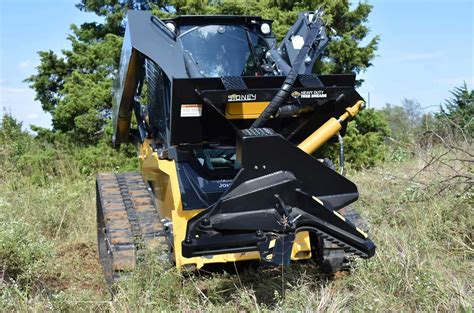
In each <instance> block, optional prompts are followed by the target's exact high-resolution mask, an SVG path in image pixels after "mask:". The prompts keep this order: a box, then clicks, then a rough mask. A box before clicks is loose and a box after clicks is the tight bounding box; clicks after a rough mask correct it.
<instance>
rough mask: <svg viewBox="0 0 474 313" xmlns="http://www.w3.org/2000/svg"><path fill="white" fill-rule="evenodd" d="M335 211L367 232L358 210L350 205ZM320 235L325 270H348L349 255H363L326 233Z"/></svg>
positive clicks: (365, 224) (366, 226)
mask: <svg viewBox="0 0 474 313" xmlns="http://www.w3.org/2000/svg"><path fill="white" fill-rule="evenodd" d="M337 212H338V213H340V214H341V215H342V216H344V217H345V218H346V219H347V220H348V221H350V222H351V223H352V224H354V225H355V226H356V227H358V228H360V229H362V230H363V231H365V232H368V225H367V222H366V221H365V220H364V219H363V218H362V217H361V216H360V214H359V212H357V211H356V210H354V209H353V208H352V207H344V208H342V209H339V210H338V211H337ZM321 237H322V238H323V240H324V248H323V254H324V266H325V271H328V272H332V273H334V272H337V271H349V270H350V262H349V261H348V259H349V258H350V257H353V256H354V255H359V256H362V257H364V256H363V255H361V254H359V253H357V252H356V253H354V251H353V250H354V249H353V248H352V247H348V246H346V245H344V244H341V243H340V242H339V241H338V240H334V238H332V237H330V236H328V235H327V234H321Z"/></svg>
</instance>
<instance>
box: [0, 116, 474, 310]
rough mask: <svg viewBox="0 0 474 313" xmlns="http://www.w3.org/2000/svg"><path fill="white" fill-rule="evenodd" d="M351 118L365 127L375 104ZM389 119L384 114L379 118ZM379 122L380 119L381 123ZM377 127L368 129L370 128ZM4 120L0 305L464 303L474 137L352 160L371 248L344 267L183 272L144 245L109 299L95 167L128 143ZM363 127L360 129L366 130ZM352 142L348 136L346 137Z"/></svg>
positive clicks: (124, 155)
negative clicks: (79, 142) (66, 138)
mask: <svg viewBox="0 0 474 313" xmlns="http://www.w3.org/2000/svg"><path fill="white" fill-rule="evenodd" d="M365 112H367V113H364V115H362V117H361V118H360V120H358V121H356V122H355V123H352V124H350V125H352V126H349V127H350V128H353V127H356V126H357V127H367V130H368V132H369V133H370V131H371V124H370V122H374V123H376V125H385V127H384V132H385V133H386V134H388V133H389V131H387V130H386V129H388V127H390V128H391V126H390V125H388V126H387V124H386V122H381V121H378V119H379V118H380V117H381V115H380V113H379V112H378V111H374V110H367V111H365ZM384 123H385V124H384ZM377 127H379V126H377ZM373 130H374V129H372V131H373ZM42 138H43V137H41V136H38V137H36V138H33V137H32V136H31V135H30V134H28V133H26V132H24V131H22V130H21V124H20V123H18V122H16V121H15V120H14V119H13V118H11V117H9V116H4V117H3V120H2V124H1V126H0V147H1V148H0V149H1V150H0V151H1V153H0V164H1V168H2V171H1V172H0V180H1V181H2V184H0V264H1V265H2V266H1V268H0V273H1V276H0V290H1V291H0V294H1V296H0V307H2V308H4V309H5V310H8V311H10V310H21V311H26V310H33V311H43V310H61V311H77V310H87V311H90V310H113V311H114V310H117V311H125V310H127V311H136V310H169V311H171V310H206V311H211V310H230V311H260V310H277V311H283V310H297V311H301V310H321V311H326V310H327V311H341V310H345V309H350V310H356V311H362V310H378V311H387V310H390V311H399V310H401V311H414V310H422V311H425V310H426V311H432V310H442V311H454V310H461V311H471V310H472V299H473V296H474V294H473V288H472V281H473V280H474V275H473V273H472V271H471V268H472V259H473V256H474V247H473V243H472V229H473V228H474V220H473V219H472V210H470V209H469V208H472V205H473V192H472V183H473V181H472V172H473V169H472V154H470V151H472V141H469V142H463V141H458V142H445V144H437V145H435V146H432V147H430V148H429V149H425V148H424V146H423V145H411V146H401V145H395V146H394V145H393V144H391V145H389V146H386V145H384V144H382V145H383V146H384V147H385V148H384V149H385V151H386V152H385V153H386V154H387V155H388V156H393V155H395V154H396V153H398V154H397V155H399V156H401V157H399V158H398V159H395V158H393V157H389V158H385V159H386V160H385V161H383V162H382V160H378V162H379V163H378V166H377V167H374V168H372V169H365V170H362V171H359V172H354V171H353V170H351V171H350V173H349V174H350V178H351V179H352V180H353V181H354V182H355V183H357V185H358V186H359V190H360V192H361V197H360V200H359V201H358V202H356V203H355V208H356V209H357V210H359V211H360V212H361V213H362V215H363V216H364V217H365V218H366V219H367V220H368V221H369V223H370V233H371V237H372V238H373V240H374V241H375V242H376V244H377V247H378V248H377V249H378V250H377V254H376V256H375V257H373V258H372V259H370V260H367V261H364V260H358V261H357V263H356V264H354V268H353V270H352V271H351V273H350V274H348V275H342V277H340V276H338V277H332V278H331V277H326V276H324V275H323V274H322V273H321V272H320V271H319V270H318V267H317V266H316V264H314V263H313V262H312V261H311V262H302V263H294V264H292V265H291V266H290V267H289V268H288V269H285V270H282V269H280V268H277V269H269V268H262V267H255V266H250V265H243V266H240V265H235V267H234V265H233V264H231V265H230V270H231V271H230V273H227V272H220V271H217V272H212V273H178V272H177V271H176V269H175V268H174V267H172V266H170V264H168V263H166V262H164V261H161V260H163V257H158V258H156V257H155V255H150V256H148V257H147V258H145V260H144V261H143V262H142V263H141V264H140V268H139V269H138V270H137V271H135V272H134V273H132V274H130V276H129V277H128V278H126V279H125V280H123V281H122V282H121V284H120V285H119V286H118V287H117V294H116V296H115V297H114V298H113V299H111V298H110V295H109V292H108V288H107V286H106V283H105V281H104V278H103V275H102V269H101V267H100V265H99V263H98V258H97V248H96V229H95V188H94V175H93V174H94V173H95V172H97V171H126V170H130V169H134V168H136V164H135V163H134V162H136V161H135V160H134V159H133V158H131V157H130V156H131V155H130V151H128V150H127V149H124V150H123V151H115V150H112V149H110V148H108V147H107V146H106V145H102V144H100V145H98V146H97V147H94V146H91V147H74V148H72V147H71V145H70V144H68V143H66V142H62V143H60V141H59V140H57V141H56V142H55V143H53V144H52V143H48V142H47V141H46V142H45V141H44V140H42ZM361 138H363V137H361ZM347 144H348V149H350V148H349V147H350V140H347Z"/></svg>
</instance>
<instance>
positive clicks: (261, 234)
mask: <svg viewBox="0 0 474 313" xmlns="http://www.w3.org/2000/svg"><path fill="white" fill-rule="evenodd" d="M256 235H257V237H263V231H261V230H260V229H259V230H257V232H256Z"/></svg>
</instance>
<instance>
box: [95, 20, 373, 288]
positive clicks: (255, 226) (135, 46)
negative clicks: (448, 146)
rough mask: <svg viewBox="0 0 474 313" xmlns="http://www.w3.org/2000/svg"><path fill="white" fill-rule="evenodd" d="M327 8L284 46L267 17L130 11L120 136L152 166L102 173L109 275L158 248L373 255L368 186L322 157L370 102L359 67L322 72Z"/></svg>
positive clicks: (224, 258) (229, 254)
mask: <svg viewBox="0 0 474 313" xmlns="http://www.w3.org/2000/svg"><path fill="white" fill-rule="evenodd" d="M321 14H322V13H321V12H320V11H316V12H303V13H300V14H299V17H298V20H297V21H296V23H295V24H294V25H293V26H292V27H291V29H290V30H289V31H288V33H287V35H286V36H285V38H284V39H283V41H282V42H281V43H280V44H277V42H276V38H275V36H274V35H273V33H272V21H271V20H266V19H262V18H260V17H255V16H179V17H176V18H173V19H166V20H160V19H158V18H157V17H154V16H153V15H151V13H150V12H146V11H130V12H128V15H127V20H126V25H127V26H126V33H125V38H124V42H123V49H122V54H121V60H120V67H119V71H118V75H117V76H118V77H117V81H116V86H115V93H114V94H115V103H114V107H113V121H114V138H113V141H114V144H115V145H120V144H122V143H126V142H136V143H137V144H138V147H139V148H138V150H139V153H138V157H139V159H140V173H121V174H112V173H104V174H98V175H97V223H98V240H99V254H100V260H101V263H102V265H103V267H104V269H105V272H106V276H107V279H108V281H109V282H113V281H114V280H115V279H116V278H117V277H119V276H120V273H121V272H124V271H128V270H132V269H133V268H134V267H135V265H136V263H137V259H138V258H139V256H140V254H141V253H143V251H146V250H149V249H151V250H158V249H165V250H166V251H168V253H169V256H170V260H171V261H172V262H174V264H176V267H177V268H178V269H199V268H201V267H203V266H204V265H206V264H209V263H225V262H237V261H244V260H261V262H263V263H265V264H269V265H278V266H282V265H284V266H286V265H288V264H289V263H290V261H292V260H294V261H297V260H305V259H310V258H316V259H317V260H318V261H319V262H320V263H321V264H322V265H323V266H324V267H325V268H326V269H328V270H330V271H337V270H341V269H342V268H344V266H345V264H346V263H345V262H346V261H347V260H348V259H350V258H352V257H362V258H370V257H371V256H373V255H374V253H375V246H374V244H373V242H372V241H371V240H370V239H368V237H367V234H366V233H365V232H364V230H362V227H361V225H362V223H361V221H360V216H359V215H358V214H357V213H356V212H355V211H353V210H352V209H350V208H348V207H347V206H348V205H349V204H351V203H352V202H354V201H356V200H357V198H358V196H359V194H358V191H357V187H356V186H355V185H354V184H353V183H352V182H351V181H349V180H348V179H346V178H345V177H344V176H343V175H342V173H338V172H337V171H336V170H335V168H333V167H331V166H328V164H326V163H327V162H322V161H321V160H318V159H316V158H315V157H313V156H312V154H313V153H314V152H315V151H316V150H317V149H318V148H319V147H321V146H322V145H323V144H324V143H326V142H327V141H330V140H332V141H337V139H338V138H339V141H340V143H342V140H343V139H342V138H343V136H344V134H345V131H346V126H347V121H348V120H349V119H350V118H351V117H354V116H355V115H356V114H357V113H358V112H359V111H360V110H361V109H362V108H363V106H364V102H363V99H362V98H361V96H360V95H359V94H358V93H357V92H356V91H355V88H354V84H355V75H315V74H313V73H312V71H313V67H314V63H315V61H316V60H317V59H318V58H319V57H320V56H321V54H322V52H323V51H324V49H325V47H326V46H327V44H328V36H327V35H326V30H325V27H324V24H323V21H322V19H321ZM145 98H146V101H143V99H145ZM142 102H143V103H142ZM145 102H146V103H145ZM131 125H134V126H135V129H131V128H132V127H131ZM340 159H341V161H343V149H341V155H340ZM340 163H341V164H340V165H342V163H343V162H340Z"/></svg>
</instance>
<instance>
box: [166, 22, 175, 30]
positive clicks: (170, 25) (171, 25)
mask: <svg viewBox="0 0 474 313" xmlns="http://www.w3.org/2000/svg"><path fill="white" fill-rule="evenodd" d="M166 27H168V28H169V30H171V31H172V32H173V33H174V31H175V30H176V26H175V25H174V23H171V22H168V23H166Z"/></svg>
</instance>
